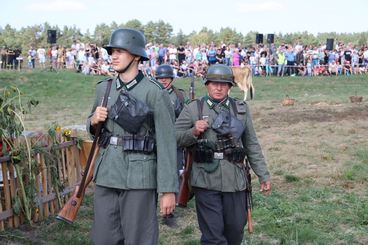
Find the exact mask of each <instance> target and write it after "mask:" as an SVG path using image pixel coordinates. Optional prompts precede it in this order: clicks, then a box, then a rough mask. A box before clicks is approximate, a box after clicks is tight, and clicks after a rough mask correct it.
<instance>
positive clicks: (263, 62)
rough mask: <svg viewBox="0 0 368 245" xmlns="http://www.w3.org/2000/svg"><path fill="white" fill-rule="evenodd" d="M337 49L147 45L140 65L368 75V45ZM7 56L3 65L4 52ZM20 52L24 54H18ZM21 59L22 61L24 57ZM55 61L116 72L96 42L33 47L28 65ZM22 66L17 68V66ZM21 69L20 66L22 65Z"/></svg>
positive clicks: (192, 70) (199, 72)
mask: <svg viewBox="0 0 368 245" xmlns="http://www.w3.org/2000/svg"><path fill="white" fill-rule="evenodd" d="M330 49H331V50H328V49H326V45H320V46H312V45H302V44H301V43H299V42H297V43H296V44H293V45H291V44H281V45H279V46H276V45H275V44H273V43H272V44H265V45H263V44H257V45H253V46H251V47H242V46H241V44H238V45H235V44H230V45H226V44H224V43H222V44H220V45H215V44H214V43H211V44H203V45H199V46H192V45H191V44H190V43H187V44H186V45H179V46H178V47H176V46H174V45H173V44H170V45H168V46H164V45H163V44H152V43H148V44H147V45H146V52H147V55H148V57H149V61H145V62H143V63H142V64H140V69H141V70H143V71H144V72H145V73H146V74H147V75H152V76H154V75H155V70H156V67H157V66H158V65H160V64H170V65H171V66H172V67H173V68H174V73H175V75H176V76H177V77H187V76H197V77H203V76H204V74H205V73H206V70H207V67H208V66H209V65H211V64H215V63H220V64H225V65H228V66H238V67H239V66H240V67H249V68H250V69H251V70H252V73H253V75H254V76H318V75H336V76H337V75H352V74H366V73H368V46H363V47H357V46H354V45H352V44H351V43H348V44H344V43H343V42H338V43H336V45H335V46H334V47H332V48H330ZM1 54H2V58H1V61H2V68H6V67H5V66H3V64H4V63H7V62H8V61H6V60H4V57H5V55H3V54H4V50H3V49H2V50H1ZM18 56H19V55H18ZM16 60H18V61H19V60H20V61H22V60H23V58H22V57H20V58H19V57H17V58H16ZM47 60H48V61H49V62H48V64H50V69H55V70H58V69H75V70H76V71H78V72H81V73H84V74H92V75H111V74H112V70H111V68H110V57H109V55H108V54H107V52H106V50H105V49H104V48H101V47H97V45H95V44H91V43H88V44H84V43H82V42H80V41H79V40H76V41H75V42H73V44H72V45H71V46H70V47H67V48H65V47H63V46H61V45H51V46H50V47H48V49H45V48H43V47H39V48H38V49H35V48H34V47H30V49H29V51H28V57H27V66H28V68H30V69H34V68H35V67H36V63H38V64H37V66H38V67H39V68H45V63H46V61H47ZM15 67H16V66H15ZM18 67H19V65H18Z"/></svg>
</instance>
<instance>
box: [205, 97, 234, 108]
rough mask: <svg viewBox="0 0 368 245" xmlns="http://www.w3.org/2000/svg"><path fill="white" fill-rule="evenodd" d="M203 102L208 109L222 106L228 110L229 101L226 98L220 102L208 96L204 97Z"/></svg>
mask: <svg viewBox="0 0 368 245" xmlns="http://www.w3.org/2000/svg"><path fill="white" fill-rule="evenodd" d="M205 101H206V103H207V105H208V107H209V108H210V109H212V108H213V107H215V106H216V105H220V106H224V107H225V108H229V105H230V100H229V97H226V98H225V99H223V100H222V101H218V100H214V99H212V98H211V97H210V96H209V95H206V97H205Z"/></svg>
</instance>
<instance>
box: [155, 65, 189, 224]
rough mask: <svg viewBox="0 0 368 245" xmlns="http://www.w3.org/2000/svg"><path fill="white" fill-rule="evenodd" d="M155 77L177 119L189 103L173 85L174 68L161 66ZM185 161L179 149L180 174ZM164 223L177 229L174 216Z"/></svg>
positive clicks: (181, 149) (168, 217) (182, 152)
mask: <svg viewBox="0 0 368 245" xmlns="http://www.w3.org/2000/svg"><path fill="white" fill-rule="evenodd" d="M155 76H156V79H157V80H158V81H159V82H160V83H161V84H162V86H163V87H164V88H165V89H166V90H167V91H168V92H169V95H170V100H171V103H172V105H173V107H174V112H175V118H177V117H178V116H179V115H180V112H181V111H182V110H183V108H184V104H185V102H186V101H188V97H187V96H186V95H185V92H184V90H182V89H178V88H176V87H175V86H174V85H173V82H174V78H175V75H174V70H173V68H172V67H171V66H170V65H167V64H163V65H160V66H158V67H157V68H156V74H155ZM183 159H184V151H183V148H181V147H178V149H177V166H178V173H179V174H180V171H181V170H182V169H183V167H184V163H183ZM163 223H164V224H166V225H168V226H170V227H176V221H175V219H174V214H170V215H168V216H164V217H163Z"/></svg>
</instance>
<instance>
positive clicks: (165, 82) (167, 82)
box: [158, 77, 173, 88]
mask: <svg viewBox="0 0 368 245" xmlns="http://www.w3.org/2000/svg"><path fill="white" fill-rule="evenodd" d="M172 80H173V79H172V78H170V77H164V78H159V79H158V81H159V82H160V83H161V84H162V86H164V88H170V87H171V82H172Z"/></svg>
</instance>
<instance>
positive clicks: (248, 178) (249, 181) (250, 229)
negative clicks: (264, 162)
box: [245, 159, 253, 233]
mask: <svg viewBox="0 0 368 245" xmlns="http://www.w3.org/2000/svg"><path fill="white" fill-rule="evenodd" d="M245 174H246V176H245V177H246V181H247V189H246V193H247V211H248V212H247V223H248V232H249V233H253V220H252V206H253V201H252V176H251V174H250V166H249V163H248V160H247V159H245Z"/></svg>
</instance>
